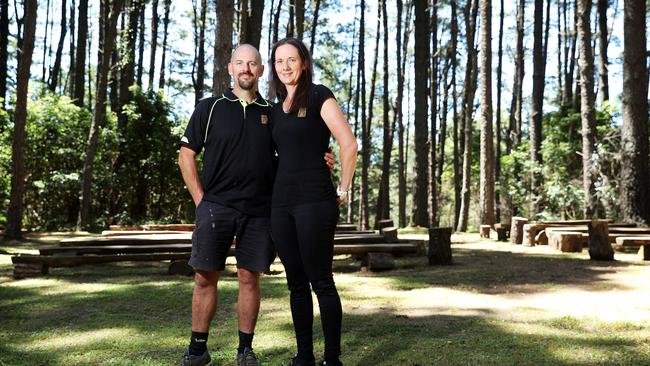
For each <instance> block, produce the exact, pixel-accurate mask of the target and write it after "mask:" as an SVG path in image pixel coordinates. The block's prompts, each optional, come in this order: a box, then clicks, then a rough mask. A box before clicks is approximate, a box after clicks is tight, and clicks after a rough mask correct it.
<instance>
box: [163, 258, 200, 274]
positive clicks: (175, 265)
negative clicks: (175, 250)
mask: <svg viewBox="0 0 650 366" xmlns="http://www.w3.org/2000/svg"><path fill="white" fill-rule="evenodd" d="M167 273H168V274H170V275H181V276H193V275H194V268H192V266H190V265H189V264H187V260H182V259H181V260H176V261H172V262H171V263H170V264H169V268H168V269H167Z"/></svg>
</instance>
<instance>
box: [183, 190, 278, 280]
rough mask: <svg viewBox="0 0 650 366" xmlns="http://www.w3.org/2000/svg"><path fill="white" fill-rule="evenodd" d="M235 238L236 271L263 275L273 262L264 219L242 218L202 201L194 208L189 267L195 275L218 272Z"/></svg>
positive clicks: (222, 266) (268, 225)
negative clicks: (196, 272) (197, 272)
mask: <svg viewBox="0 0 650 366" xmlns="http://www.w3.org/2000/svg"><path fill="white" fill-rule="evenodd" d="M235 238H236V251H235V258H236V259H237V268H244V269H248V270H250V271H253V272H265V271H268V270H269V266H270V265H271V263H272V262H273V260H274V259H275V248H274V246H273V242H272V241H271V235H270V224H269V218H268V217H257V216H248V215H245V214H243V213H241V212H239V211H237V210H235V209H233V208H230V207H226V206H223V205H221V204H219V203H215V202H210V201H206V200H202V201H201V203H199V206H198V207H197V208H196V228H195V229H194V233H192V256H191V258H190V261H189V265H190V266H192V267H193V268H194V269H195V270H198V271H207V272H216V271H222V270H223V269H224V268H225V266H226V258H227V257H228V250H229V249H230V246H231V245H232V243H233V239H235Z"/></svg>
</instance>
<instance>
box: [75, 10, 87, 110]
mask: <svg viewBox="0 0 650 366" xmlns="http://www.w3.org/2000/svg"><path fill="white" fill-rule="evenodd" d="M77 32H78V33H77V50H76V51H77V53H76V55H75V66H76V68H75V70H74V88H73V91H74V93H73V96H74V99H75V103H76V104H77V105H78V106H80V107H83V105H84V95H85V86H84V84H85V81H86V79H85V71H86V44H87V43H88V0H79V23H78V28H77Z"/></svg>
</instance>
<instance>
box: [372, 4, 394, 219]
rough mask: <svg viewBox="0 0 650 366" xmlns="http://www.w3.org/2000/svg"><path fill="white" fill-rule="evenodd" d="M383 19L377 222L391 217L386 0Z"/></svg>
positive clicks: (382, 6)
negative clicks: (381, 131) (381, 108)
mask: <svg viewBox="0 0 650 366" xmlns="http://www.w3.org/2000/svg"><path fill="white" fill-rule="evenodd" d="M380 3H381V4H380V5H381V19H382V24H383V33H384V34H383V38H384V47H383V48H384V49H383V52H384V67H383V68H384V70H385V71H384V73H383V74H384V85H383V94H382V102H383V144H382V161H381V180H380V182H379V193H378V195H377V209H376V211H375V212H376V216H375V223H378V222H379V221H380V220H383V219H389V218H390V197H389V193H390V192H389V189H390V179H389V178H390V157H391V152H392V151H393V129H392V128H391V122H390V120H389V118H388V112H389V110H390V106H389V104H388V91H389V89H388V72H387V70H388V19H387V18H388V16H387V11H386V0H382V1H381V2H380Z"/></svg>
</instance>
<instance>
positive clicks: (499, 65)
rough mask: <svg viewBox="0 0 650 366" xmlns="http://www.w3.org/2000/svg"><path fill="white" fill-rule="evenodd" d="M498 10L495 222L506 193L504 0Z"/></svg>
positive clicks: (498, 216)
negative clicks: (503, 161)
mask: <svg viewBox="0 0 650 366" xmlns="http://www.w3.org/2000/svg"><path fill="white" fill-rule="evenodd" d="M500 5H501V7H500V10H499V46H498V47H499V49H498V51H497V54H498V56H497V57H498V60H497V113H496V131H495V134H496V146H495V159H494V183H495V189H494V203H495V205H496V207H495V210H494V215H495V217H494V220H495V222H500V221H501V207H502V206H504V205H503V204H502V202H501V197H502V196H501V193H502V192H503V195H504V196H505V195H507V192H506V191H505V190H504V191H502V189H503V188H504V187H503V186H502V185H501V87H502V83H501V80H502V78H501V74H502V73H503V20H504V17H505V11H504V1H503V0H501V2H500Z"/></svg>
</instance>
